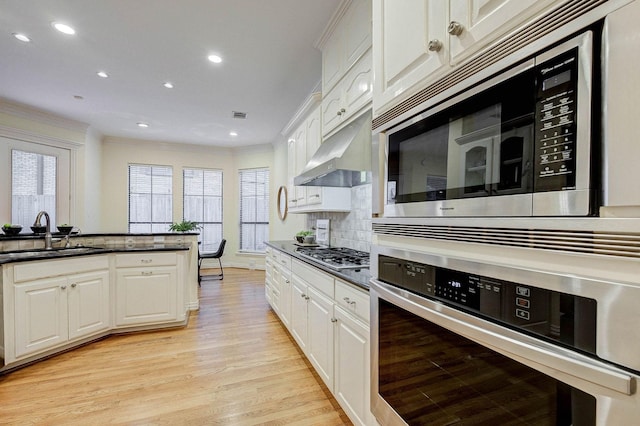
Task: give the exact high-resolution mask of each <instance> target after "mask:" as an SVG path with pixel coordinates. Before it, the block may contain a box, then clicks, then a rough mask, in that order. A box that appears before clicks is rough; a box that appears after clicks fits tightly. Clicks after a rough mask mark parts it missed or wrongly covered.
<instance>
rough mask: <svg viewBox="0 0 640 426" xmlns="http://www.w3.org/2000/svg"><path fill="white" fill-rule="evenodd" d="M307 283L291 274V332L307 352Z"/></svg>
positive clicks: (301, 347)
mask: <svg viewBox="0 0 640 426" xmlns="http://www.w3.org/2000/svg"><path fill="white" fill-rule="evenodd" d="M308 297H309V296H308V295H307V285H306V284H304V283H303V282H302V281H301V280H300V279H299V278H297V277H296V276H295V275H293V280H292V281H291V330H290V331H291V334H292V335H293V338H294V339H295V340H296V342H297V343H298V346H300V349H302V352H304V353H305V354H306V353H307V340H308V337H307V336H308V327H307V298H308Z"/></svg>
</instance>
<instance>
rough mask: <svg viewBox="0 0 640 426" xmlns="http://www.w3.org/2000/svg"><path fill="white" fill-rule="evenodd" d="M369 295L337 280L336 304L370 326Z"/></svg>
mask: <svg viewBox="0 0 640 426" xmlns="http://www.w3.org/2000/svg"><path fill="white" fill-rule="evenodd" d="M369 299H370V298H369V294H368V293H365V292H364V291H361V290H358V289H357V288H354V287H353V286H351V285H349V284H347V283H344V282H342V281H340V280H336V298H335V300H336V303H337V304H338V306H341V307H343V308H344V309H346V310H347V311H348V312H351V313H353V314H355V315H357V316H359V317H360V318H362V319H363V320H365V321H366V323H367V324H369Z"/></svg>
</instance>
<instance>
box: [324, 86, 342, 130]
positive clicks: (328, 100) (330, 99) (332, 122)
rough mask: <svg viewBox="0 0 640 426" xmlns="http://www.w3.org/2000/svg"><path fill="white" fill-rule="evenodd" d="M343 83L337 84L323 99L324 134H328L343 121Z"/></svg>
mask: <svg viewBox="0 0 640 426" xmlns="http://www.w3.org/2000/svg"><path fill="white" fill-rule="evenodd" d="M343 110H344V111H346V109H345V108H344V107H343V106H342V85H339V86H336V87H335V88H334V89H333V90H332V91H331V92H329V93H328V94H327V95H326V96H325V97H324V98H323V99H322V134H323V135H326V134H328V133H329V132H331V131H332V130H333V129H335V128H336V127H338V126H339V125H340V123H341V122H342V118H341V117H342V114H343V112H344V111H343Z"/></svg>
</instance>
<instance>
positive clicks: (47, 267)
mask: <svg viewBox="0 0 640 426" xmlns="http://www.w3.org/2000/svg"><path fill="white" fill-rule="evenodd" d="M100 269H109V258H108V257H107V255H105V254H100V255H95V256H76V257H73V258H71V259H58V260H45V261H33V262H22V263H19V264H17V265H15V266H14V267H13V282H15V283H19V282H23V281H33V280H37V279H39V278H47V277H57V276H60V275H70V274H76V273H79V272H85V271H97V270H100Z"/></svg>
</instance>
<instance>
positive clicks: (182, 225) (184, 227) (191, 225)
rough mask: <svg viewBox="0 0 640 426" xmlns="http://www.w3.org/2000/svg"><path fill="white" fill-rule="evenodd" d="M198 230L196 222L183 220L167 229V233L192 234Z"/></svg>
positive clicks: (198, 226)
mask: <svg viewBox="0 0 640 426" xmlns="http://www.w3.org/2000/svg"><path fill="white" fill-rule="evenodd" d="M198 229H200V225H199V224H198V222H194V221H190V220H183V221H182V222H176V223H174V224H172V225H171V226H170V227H169V231H172V232H193V231H196V230H198Z"/></svg>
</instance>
